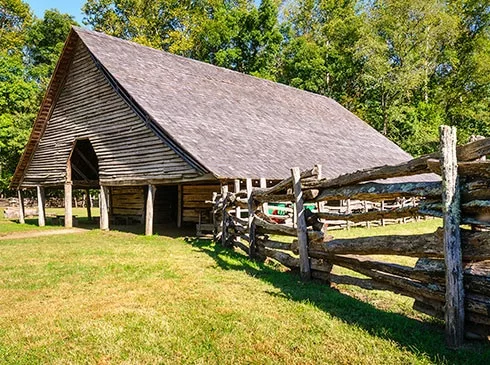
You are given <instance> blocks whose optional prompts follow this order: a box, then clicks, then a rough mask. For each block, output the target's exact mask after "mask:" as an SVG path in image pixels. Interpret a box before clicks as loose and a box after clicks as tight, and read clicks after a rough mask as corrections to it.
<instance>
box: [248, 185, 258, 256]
mask: <svg viewBox="0 0 490 365" xmlns="http://www.w3.org/2000/svg"><path fill="white" fill-rule="evenodd" d="M252 190H253V187H252V179H250V178H249V179H247V198H248V237H249V243H250V246H249V251H248V254H249V256H250V258H252V259H253V258H255V246H256V245H255V240H256V237H255V234H256V223H255V219H254V216H255V210H256V209H257V204H256V203H255V200H254V195H253V191H252Z"/></svg>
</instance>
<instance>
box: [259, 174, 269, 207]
mask: <svg viewBox="0 0 490 365" xmlns="http://www.w3.org/2000/svg"><path fill="white" fill-rule="evenodd" d="M260 187H261V188H264V189H265V188H267V180H266V179H265V177H261V178H260ZM262 211H263V212H264V214H265V215H269V204H267V203H262Z"/></svg>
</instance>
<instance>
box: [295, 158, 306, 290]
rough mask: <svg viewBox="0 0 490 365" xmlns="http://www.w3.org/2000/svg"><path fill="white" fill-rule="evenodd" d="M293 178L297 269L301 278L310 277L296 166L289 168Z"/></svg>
mask: <svg viewBox="0 0 490 365" xmlns="http://www.w3.org/2000/svg"><path fill="white" fill-rule="evenodd" d="M291 177H292V179H293V191H294V199H295V201H294V204H295V207H296V210H295V215H296V223H297V227H296V231H297V237H298V246H299V270H300V274H301V279H303V280H309V279H311V269H310V259H309V256H308V235H307V227H306V217H305V207H304V205H303V191H302V189H301V175H300V171H299V168H298V167H294V168H292V169H291Z"/></svg>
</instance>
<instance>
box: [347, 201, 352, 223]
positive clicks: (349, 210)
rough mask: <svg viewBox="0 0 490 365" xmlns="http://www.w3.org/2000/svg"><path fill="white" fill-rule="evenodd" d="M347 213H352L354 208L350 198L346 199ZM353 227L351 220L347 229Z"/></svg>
mask: <svg viewBox="0 0 490 365" xmlns="http://www.w3.org/2000/svg"><path fill="white" fill-rule="evenodd" d="M346 213H347V214H351V213H352V209H351V208H350V199H347V201H346ZM350 227H351V222H350V221H347V230H349V229H350Z"/></svg>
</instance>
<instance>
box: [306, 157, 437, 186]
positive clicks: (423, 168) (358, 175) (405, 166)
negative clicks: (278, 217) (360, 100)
mask: <svg viewBox="0 0 490 365" xmlns="http://www.w3.org/2000/svg"><path fill="white" fill-rule="evenodd" d="M434 157H437V154H435V153H433V154H430V155H426V156H422V157H419V158H416V159H413V160H410V161H408V162H404V163H401V164H398V165H384V166H379V167H375V168H370V169H365V170H359V171H356V172H353V173H350V174H344V175H341V176H339V177H337V178H334V179H322V180H320V181H318V182H311V183H305V184H304V187H305V188H312V189H323V188H333V187H342V186H348V185H354V184H358V183H361V182H364V181H373V180H379V179H387V178H392V177H400V176H411V175H419V174H424V173H428V172H430V170H429V168H428V167H427V160H429V159H431V158H434Z"/></svg>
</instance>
